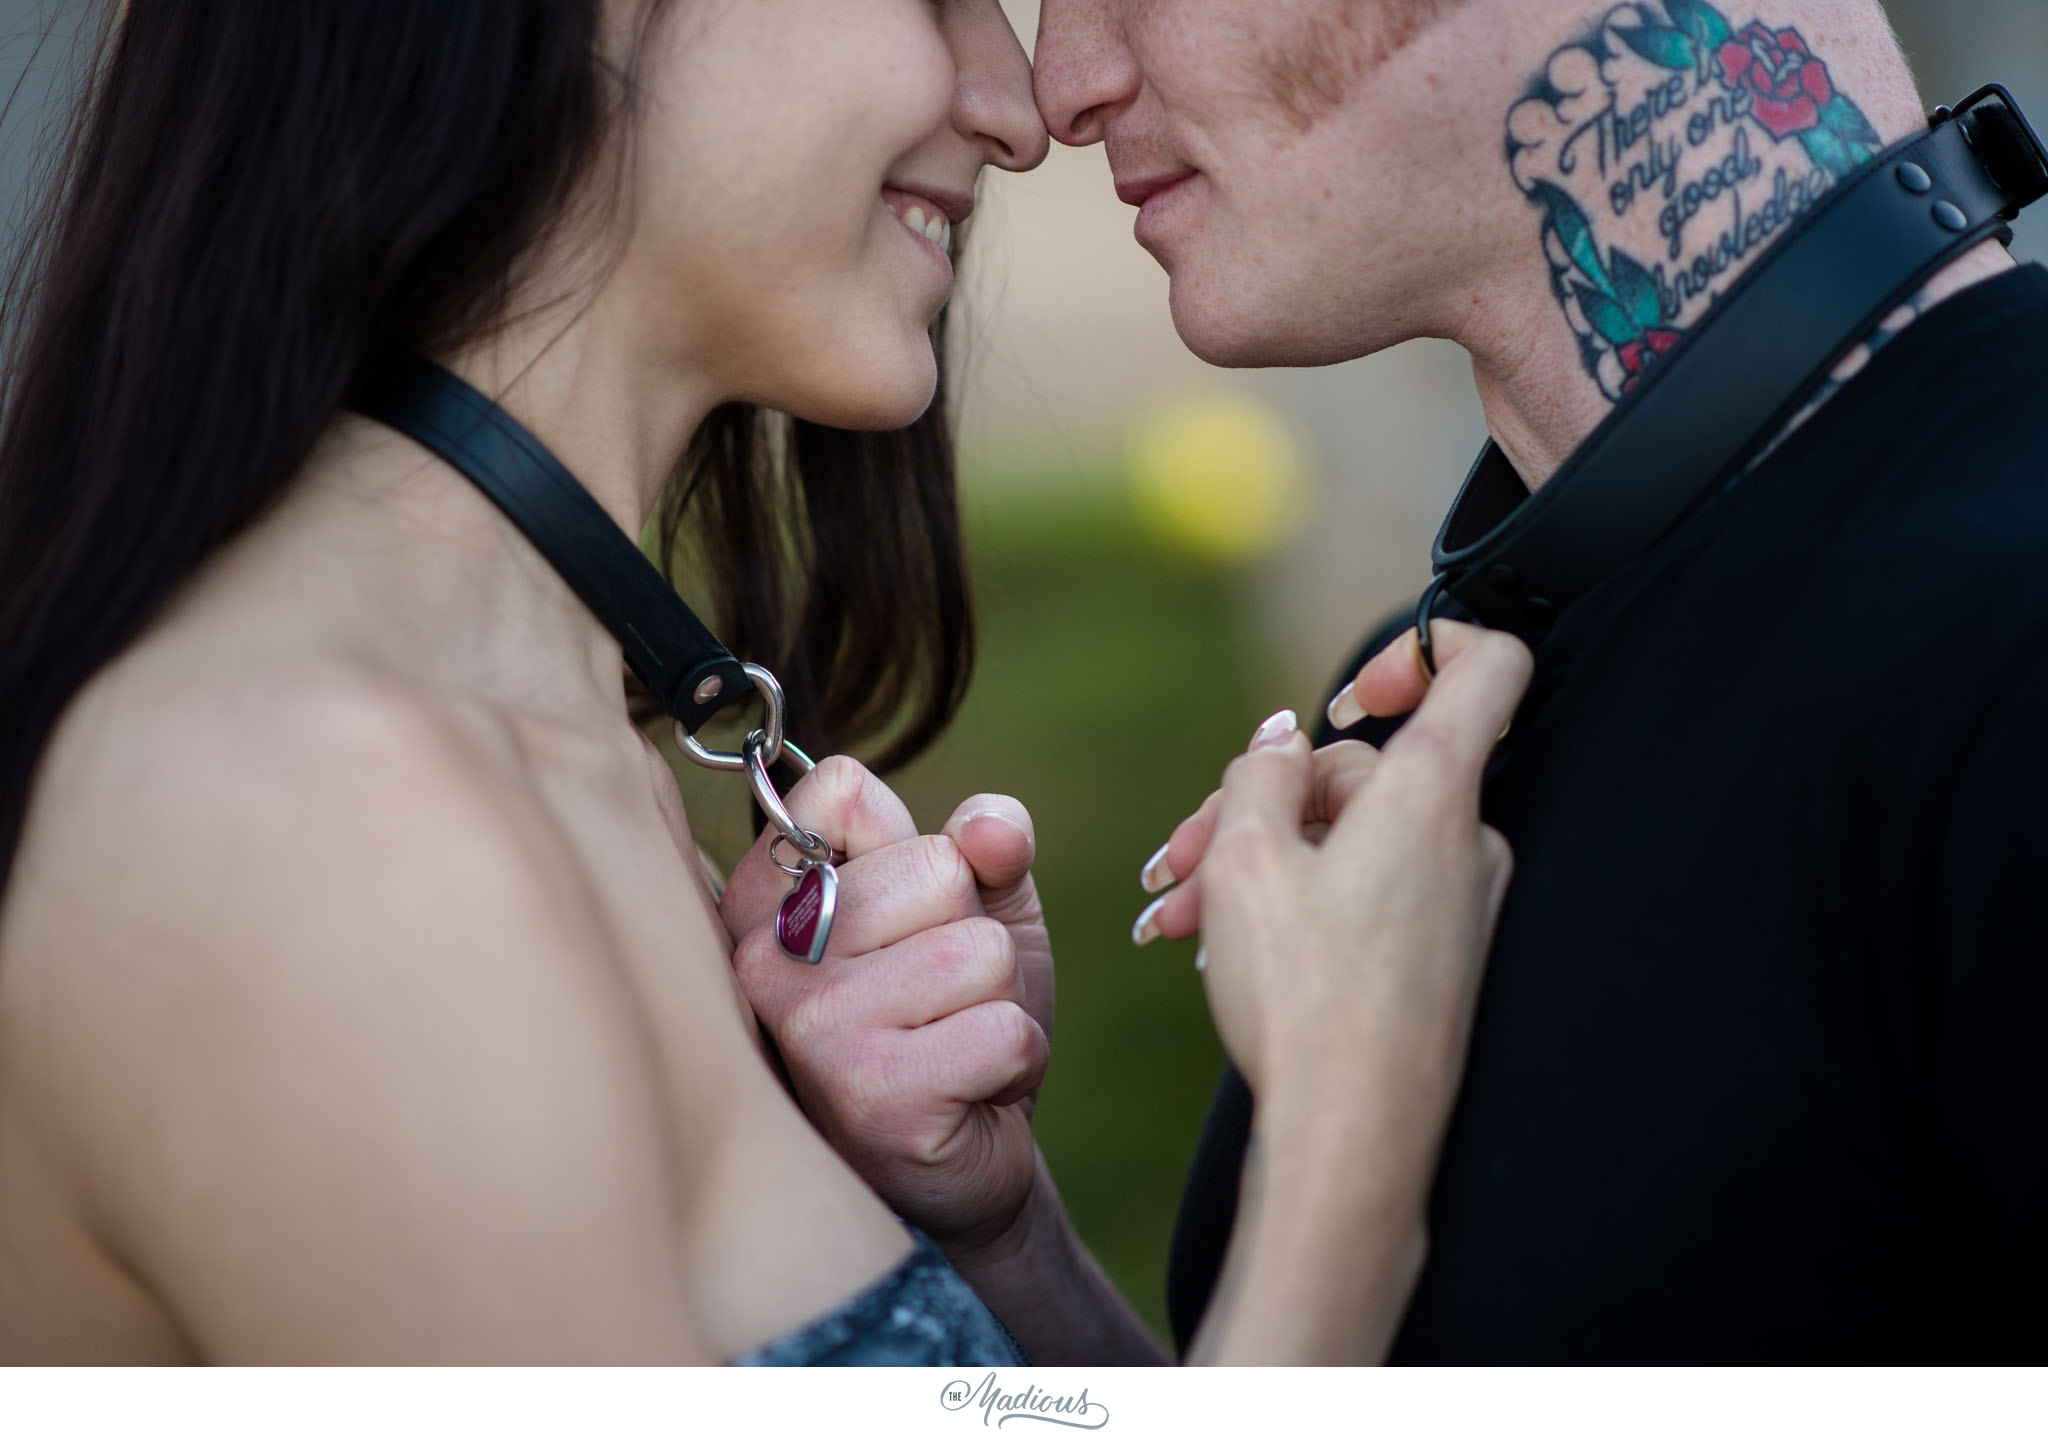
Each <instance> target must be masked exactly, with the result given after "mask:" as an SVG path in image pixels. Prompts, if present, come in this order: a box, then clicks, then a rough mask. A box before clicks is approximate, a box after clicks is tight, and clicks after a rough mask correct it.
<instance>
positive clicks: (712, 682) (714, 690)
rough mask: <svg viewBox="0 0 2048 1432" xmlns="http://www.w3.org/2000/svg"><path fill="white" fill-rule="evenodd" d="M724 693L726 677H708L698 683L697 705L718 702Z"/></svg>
mask: <svg viewBox="0 0 2048 1432" xmlns="http://www.w3.org/2000/svg"><path fill="white" fill-rule="evenodd" d="M724 691H725V678H724V677H722V676H707V677H705V678H704V679H703V680H702V681H700V682H698V683H697V704H698V705H699V706H702V705H704V704H705V703H706V702H711V701H716V700H717V699H718V698H719V696H720V695H721V694H722V693H723V692H724Z"/></svg>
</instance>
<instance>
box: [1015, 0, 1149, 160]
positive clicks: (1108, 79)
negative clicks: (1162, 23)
mask: <svg viewBox="0 0 2048 1432" xmlns="http://www.w3.org/2000/svg"><path fill="white" fill-rule="evenodd" d="M1036 65H1037V74H1036V76H1035V79H1034V85H1035V88H1036V90H1037V94H1038V112H1039V114H1040V115H1041V116H1043V117H1044V120H1045V127H1046V128H1047V129H1048V130H1049V131H1051V133H1052V137H1053V138H1054V139H1057V140H1058V141H1059V142H1060V143H1062V144H1076V145H1080V144H1100V143H1101V142H1102V139H1103V134H1104V132H1105V131H1106V130H1107V129H1108V127H1109V121H1110V119H1111V117H1112V116H1114V115H1115V114H1116V113H1117V112H1118V111H1119V110H1121V109H1123V108H1124V107H1125V106H1127V105H1129V104H1130V103H1131V102H1132V101H1133V100H1135V99H1136V98H1137V97H1138V90H1139V87H1140V85H1141V83H1142V81H1143V76H1142V75H1141V74H1140V73H1139V70H1138V62H1137V59H1136V57H1135V56H1133V55H1132V54H1131V48H1130V45H1129V44H1128V43H1127V42H1126V41H1125V39H1124V33H1123V26H1122V25H1121V24H1120V23H1118V20H1117V16H1116V13H1115V3H1114V0H1044V3H1043V5H1042V6H1041V7H1040V9H1039V12H1038V52H1037V57H1036Z"/></svg>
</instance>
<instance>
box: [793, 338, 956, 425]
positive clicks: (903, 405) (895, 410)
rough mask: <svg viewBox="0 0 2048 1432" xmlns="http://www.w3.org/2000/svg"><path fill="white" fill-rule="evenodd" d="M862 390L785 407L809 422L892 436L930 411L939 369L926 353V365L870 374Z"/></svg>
mask: <svg viewBox="0 0 2048 1432" xmlns="http://www.w3.org/2000/svg"><path fill="white" fill-rule="evenodd" d="M862 377H863V379H864V381H863V382H862V383H861V384H860V385H859V386H858V387H850V388H848V389H846V390H845V391H842V392H836V393H819V394H813V395H812V398H811V401H808V402H803V403H799V404H794V405H789V406H783V405H780V404H771V405H770V406H780V407H783V411H785V412H787V413H789V414H790V415H791V416H793V417H797V418H802V419H803V420H804V421H806V422H811V423H817V424H819V425H820V426H823V427H828V428H845V429H847V430H848V431H851V432H888V431H891V430H892V429H895V428H907V427H909V426H910V425H911V424H912V423H914V422H916V421H917V420H918V419H919V418H921V417H923V416H924V415H925V413H926V412H927V411H929V410H930V408H931V405H932V399H933V397H934V396H936V395H937V393H938V388H939V375H938V365H937V364H936V363H935V362H934V361H933V360H932V356H931V351H930V350H929V349H926V351H925V355H924V362H923V364H922V365H916V364H908V365H905V367H904V368H903V370H902V371H901V372H899V373H896V374H893V375H891V374H885V373H866V374H863V375H862Z"/></svg>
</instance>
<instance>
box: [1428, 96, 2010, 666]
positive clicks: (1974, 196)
mask: <svg viewBox="0 0 2048 1432" xmlns="http://www.w3.org/2000/svg"><path fill="white" fill-rule="evenodd" d="M2044 194H2048V148H2044V147H2043V145H2042V143H2041V140H2040V138H2039V137H2038V136H2037V135H2036V134H2035V133H2034V130H2033V128H2032V127H2031V126H2030V125H2029V124H2028V123H2027V120H2026V117H2025V116H2024V115H2023V114H2022V113H2021V112H2020V109H2019V106H2018V105H2017V104H2016V103H2015V102H2014V101H2013V98H2012V96H2011V95H2010V94H2009V93H2008V92H2007V91H2006V90H2005V88H2004V87H2003V86H2000V85H1988V86H1986V87H1985V88H1983V89H1981V90H1979V91H1977V93H1975V94H1973V95H1971V96H1970V97H1969V98H1968V99H1967V100H1965V101H1964V102H1963V103H1962V104H1961V105H1958V106H1957V107H1956V108H1955V110H1953V111H1951V110H1948V109H1946V108H1944V109H1941V110H1937V111H1936V112H1935V114H1934V116H1933V119H1932V121H1931V123H1930V126H1929V128H1927V129H1926V130H1923V131H1921V132H1919V133H1917V134H1914V135H1911V136H1909V137H1908V138H1906V139H1904V140H1901V141H1900V142H1899V143H1897V144H1895V145H1893V146H1891V148H1889V149H1887V150H1886V151H1885V152H1884V153H1882V154H1880V155H1878V156H1877V157H1876V158H1875V159H1873V160H1871V161H1870V162H1869V163H1868V164H1867V165H1866V166H1865V167H1864V168H1863V170H1862V171H1860V172H1859V173H1858V174H1856V175H1855V176H1853V177H1851V178H1850V179H1848V180H1846V181H1844V182H1843V183H1842V184H1840V185H1838V186H1837V187H1836V188H1835V189H1833V190H1831V191H1830V192H1829V193H1827V194H1826V195H1824V196H1822V197H1821V199H1819V200H1818V201H1817V202H1816V203H1815V204H1814V205H1813V207H1812V208H1810V209H1808V210H1807V211H1806V212H1805V213H1804V214H1802V215H1801V216H1800V219H1799V221H1798V222H1797V224H1796V225H1795V226H1794V227H1793V228H1792V229H1791V230H1790V231H1789V232H1788V233H1787V234H1786V236H1785V237H1784V238H1782V239H1781V240H1780V241H1779V242H1778V244H1777V245H1776V246H1775V247H1773V248H1772V249H1771V250H1770V251H1768V252H1767V253H1766V254H1765V255H1764V256H1763V257H1762V258H1761V259H1759V260H1758V261H1757V262H1756V264H1754V265H1753V266H1752V267H1751V268H1750V269H1749V271H1748V272H1746V273H1744V274H1743V275H1742V277H1741V278H1740V279H1739V280H1737V281H1736V283H1735V284H1733V285H1732V286H1731V287H1730V289H1729V291H1728V293H1727V295H1726V296H1725V297H1723V298H1722V299H1721V300H1720V301H1719V302H1718V303H1717V304H1716V305H1715V306H1714V307H1713V309H1712V310H1710V311H1709V313H1708V314H1707V316H1706V317H1705V318H1704V319H1703V320H1702V321H1701V322H1700V323H1699V324H1698V325H1696V326H1695V327H1694V328H1693V329H1692V330H1691V331H1690V332H1688V333H1687V335H1686V336H1685V338H1684V339H1683V340H1682V341H1681V342H1680V343H1679V345H1678V346H1677V347H1675V348H1674V349H1673V350H1672V351H1671V353H1670V354H1669V355H1668V356H1667V357H1665V359H1664V360H1663V361H1662V362H1660V363H1659V364H1657V365H1656V366H1655V367H1654V368H1652V369H1651V370H1650V371H1649V372H1648V373H1646V374H1645V375H1644V377H1643V380H1642V381H1641V382H1640V383H1639V384H1638V385H1637V386H1636V388H1635V389H1634V390H1633V391H1631V392H1629V393H1628V394H1626V395H1625V396H1624V397H1623V398H1622V400H1621V402H1620V403H1619V404H1618V405H1617V406H1616V407H1615V409H1614V411H1613V412H1612V413H1610V414H1609V415H1608V416H1607V419H1606V421H1604V422H1603V423H1601V425H1600V426H1599V427H1598V428H1597V429H1595V431H1594V432H1593V435H1592V436H1591V437H1590V438H1588V439H1587V441H1586V442H1585V444H1584V445H1583V446H1581V447H1580V449H1579V450H1578V451H1577V452H1576V453H1574V454H1573V455H1572V457H1571V458H1570V459H1569V460H1568V461H1567V462H1566V463H1565V465H1564V466H1563V467H1562V468H1560V469H1559V470H1558V472H1557V474H1556V475H1555V476H1553V477H1552V478H1551V479H1550V481H1548V482H1546V483H1545V484H1544V485H1543V486H1542V487H1540V488H1539V489H1537V491H1536V492H1535V493H1534V494H1531V493H1530V492H1529V490H1528V487H1527V486H1526V485H1525V484H1524V483H1523V481H1522V478H1521V476H1520V474H1518V473H1517V472H1516V471H1515V469H1514V467H1513V466H1512V464H1510V463H1509V462H1508V460H1507V458H1506V456H1505V455H1504V454H1503V453H1502V452H1501V451H1500V449H1499V448H1498V447H1497V446H1495V445H1494V444H1493V443H1491V442H1489V443H1488V444H1487V445H1486V448H1485V450H1484V451H1482V452H1481V453H1480V455H1479V461H1478V462H1477V463H1476V464H1474V466H1473V468H1472V472H1471V475H1470V476H1469V477H1467V478H1466V480H1465V486H1464V489H1463V491H1461V492H1460V493H1459V494H1458V499H1457V501H1456V503H1455V504H1454V505H1453V506H1452V508H1451V512H1450V515H1449V517H1447V518H1446V519H1445V521H1444V525H1443V530H1442V532H1440V533H1439V534H1438V536H1437V541H1436V550H1435V552H1434V559H1435V565H1436V571H1437V580H1436V582H1435V583H1433V584H1432V585H1431V587H1430V589H1429V593H1428V594H1427V595H1426V596H1425V597H1424V599H1423V603H1422V609H1421V612H1420V613H1419V614H1418V621H1419V622H1420V623H1422V624H1423V628H1422V629H1423V631H1424V632H1425V634H1426V632H1427V625H1426V623H1427V619H1428V617H1429V615H1430V613H1431V611H1432V609H1433V608H1434V606H1435V604H1436V601H1437V598H1438V597H1439V595H1443V594H1447V595H1449V596H1450V597H1451V598H1452V599H1453V600H1455V601H1456V602H1457V603H1458V604H1459V605H1460V606H1462V607H1463V608H1464V609H1465V610H1466V611H1467V612H1468V613H1470V614H1471V616H1472V617H1473V618H1475V619H1476V620H1478V621H1479V622H1481V623H1483V624H1484V625H1486V626H1490V627H1494V628H1497V629H1500V630H1503V631H1509V632H1513V633H1514V634H1515V635H1517V636H1519V637H1521V638H1522V639H1523V640H1525V641H1527V642H1529V643H1530V645H1532V646H1535V645H1539V644H1540V643H1541V642H1542V640H1543V638H1544V637H1545V636H1546V635H1548V633H1549V631H1550V629H1551V627H1552V625H1553V624H1554V623H1555V622H1556V620H1557V618H1558V616H1559V614H1560V613H1561V612H1562V611H1563V610H1564V609H1565V608H1566V607H1567V606H1569V605H1570V604H1571V603H1572V602H1573V601H1574V600H1575V599H1577V598H1578V597H1580V596H1581V595H1583V594H1584V593H1585V592H1587V591H1588V590H1590V589H1591V588H1592V587H1593V586H1594V585H1595V584H1596V583H1598V582H1599V581H1600V580H1601V579H1602V578H1604V577H1606V576H1607V575H1608V574H1609V573H1611V572H1614V571H1617V570H1619V569H1620V568H1621V567H1622V566H1624V565H1625V564H1627V563H1628V562H1629V561H1631V560H1633V559H1634V558H1635V557H1637V556H1639V555H1640V554H1642V553H1643V552H1645V551H1647V550H1648V549H1649V548H1650V547H1651V546H1652V545H1653V544H1654V543H1655V542H1656V541H1657V540H1658V539H1659V538H1660V537H1662V536H1663V535H1664V534H1665V533H1666V532H1668V531H1669V530H1670V529H1671V528H1672V527H1673V526H1675V525H1676V524H1677V523H1678V522H1679V521H1681V520H1682V519H1683V518H1684V517H1685V516H1686V514H1687V513H1689V512H1690V511H1692V510H1693V509H1694V508H1695V507H1696V506H1698V505H1699V504H1700V503H1701V502H1703V501H1705V500H1706V499H1707V498H1709V497H1711V496H1712V495H1713V494H1714V493H1715V492H1717V491H1720V490H1721V489H1722V488H1723V487H1725V486H1726V484H1727V482H1728V481H1729V480H1731V479H1732V478H1734V477H1735V476H1738V475H1739V474H1740V473H1741V472H1742V471H1743V470H1744V468H1745V466H1746V465H1747V464H1748V462H1750V461H1751V460H1752V459H1753V458H1754V457H1755V456H1756V455H1757V454H1758V453H1759V452H1760V451H1762V449H1763V447H1764V445H1765V444H1766V443H1767V442H1769V441H1770V440H1771V439H1772V438H1773V437H1774V436H1775V435H1776V434H1777V433H1778V432H1779V431H1780V430H1781V429H1782V428H1783V427H1784V425H1785V424H1786V423H1787V422H1789V421H1790V420H1791V419H1792V418H1793V417H1794V416H1795V415H1796V414H1797V413H1798V412H1799V409H1800V407H1801V405H1802V404H1804V403H1805V402H1807V401H1808V400H1809V399H1810V398H1811V397H1812V395H1813V394H1814V393H1815V392H1816V390H1818V389H1819V387H1820V386H1821V384H1822V383H1823V382H1824V381H1825V380H1826V378H1827V376H1828V374H1829V373H1830V372H1832V371H1833V369H1834V368H1835V366H1836V365H1837V364H1838V363H1840V361H1841V360H1842V359H1843V358H1844V357H1845V356H1847V354H1848V353H1849V352H1850V350H1852V349H1853V348H1855V346H1856V345H1857V344H1858V343H1861V342H1862V341H1863V340H1864V339H1865V338H1867V337H1868V336H1869V335H1870V334H1871V333H1872V332H1873V331H1874V330H1875V329H1876V327H1877V325H1878V324H1879V323H1880V322H1882V321H1883V319H1884V318H1885V316H1886V315H1888V314H1889V313H1891V312H1892V311H1893V310H1894V309H1896V308H1897V307H1898V306H1899V305H1900V304H1902V303H1904V302H1906V301H1907V300H1908V299H1909V298H1911V297H1912V295H1913V294H1914V293H1916V292H1917V291H1918V290H1919V289H1920V287H1921V286H1922V285H1923V284H1925V283H1926V282H1927V280H1928V279H1929V278H1930V277H1932V276H1933V275H1934V274H1935V273H1936V272H1938V271H1939V270H1940V269H1942V268H1943V267H1944V266H1946V265H1947V264H1948V263H1950V262H1951V261H1953V260H1954V259H1956V258H1957V257H1959V256H1960V255H1961V254H1963V253H1964V252H1966V251H1967V250H1969V249H1970V248H1972V247H1974V246H1975V245H1977V244H1979V243H1981V242H1983V241H1984V240H1985V239H1988V238H1998V239H2000V240H2002V241H2004V242H2007V243H2010V242H2011V239H2012V231H2011V229H2010V228H2008V227H2007V225H2008V224H2010V223H2011V221H2012V220H2013V219H2014V218H2015V217H2016V216H2017V215H2018V214H2019V212H2020V210H2022V209H2024V208H2025V207H2027V206H2028V205H2029V204H2031V203H2033V202H2034V201H2035V200H2036V199H2039V198H2041V197H2042V196H2043V195H2044ZM1426 651H1427V647H1426V646H1425V652H1426Z"/></svg>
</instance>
